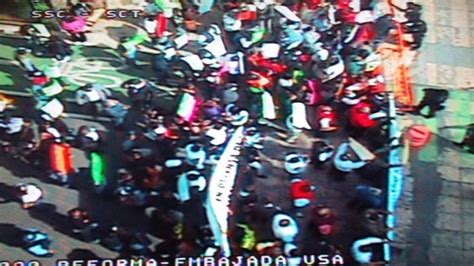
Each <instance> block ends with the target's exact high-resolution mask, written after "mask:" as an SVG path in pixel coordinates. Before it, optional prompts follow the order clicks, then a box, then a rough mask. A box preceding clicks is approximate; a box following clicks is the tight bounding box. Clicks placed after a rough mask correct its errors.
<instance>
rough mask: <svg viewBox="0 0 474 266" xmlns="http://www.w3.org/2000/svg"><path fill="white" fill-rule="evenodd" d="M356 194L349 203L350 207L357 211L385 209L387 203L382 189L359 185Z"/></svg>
mask: <svg viewBox="0 0 474 266" xmlns="http://www.w3.org/2000/svg"><path fill="white" fill-rule="evenodd" d="M355 190H356V194H355V196H354V198H353V199H351V201H350V202H349V206H350V207H352V208H354V209H356V210H357V211H359V212H360V211H364V210H366V209H369V208H373V209H383V208H384V204H385V202H386V200H385V195H384V193H383V191H382V190H381V189H380V188H376V187H373V186H369V185H359V186H357V187H356V188H355Z"/></svg>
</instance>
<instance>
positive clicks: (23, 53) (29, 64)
mask: <svg viewBox="0 0 474 266" xmlns="http://www.w3.org/2000/svg"><path fill="white" fill-rule="evenodd" d="M28 53H29V50H28V49H25V48H19V49H18V50H17V51H16V53H15V60H16V61H17V62H18V64H19V65H20V66H21V68H23V69H24V70H25V71H26V75H27V76H28V77H32V76H33V74H34V73H35V72H37V71H38V68H37V67H36V66H35V65H34V63H33V61H31V59H30V58H28V57H27V55H28Z"/></svg>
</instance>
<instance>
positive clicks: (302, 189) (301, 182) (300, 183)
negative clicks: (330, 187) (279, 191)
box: [290, 177, 315, 218]
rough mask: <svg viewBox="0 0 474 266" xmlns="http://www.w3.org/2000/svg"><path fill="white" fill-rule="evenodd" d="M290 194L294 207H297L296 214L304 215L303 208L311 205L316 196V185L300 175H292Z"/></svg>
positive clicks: (298, 215)
mask: <svg viewBox="0 0 474 266" xmlns="http://www.w3.org/2000/svg"><path fill="white" fill-rule="evenodd" d="M290 179H291V188H290V195H291V199H292V200H293V207H294V208H295V209H296V216H297V217H300V218H301V217H303V213H302V210H303V209H304V208H305V207H307V206H308V205H310V204H311V203H312V202H313V201H314V199H315V197H314V193H313V190H315V187H314V186H312V185H311V183H310V182H309V181H308V180H305V179H302V178H300V177H291V178H290Z"/></svg>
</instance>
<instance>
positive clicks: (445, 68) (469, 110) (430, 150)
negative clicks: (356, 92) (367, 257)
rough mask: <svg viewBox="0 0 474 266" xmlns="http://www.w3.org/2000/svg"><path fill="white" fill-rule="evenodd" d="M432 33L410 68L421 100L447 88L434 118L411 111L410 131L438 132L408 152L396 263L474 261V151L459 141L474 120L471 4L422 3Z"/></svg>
mask: <svg viewBox="0 0 474 266" xmlns="http://www.w3.org/2000/svg"><path fill="white" fill-rule="evenodd" d="M415 2H417V3H419V4H421V5H422V6H423V18H424V20H425V21H426V23H427V25H428V34H427V36H426V39H425V42H424V44H423V47H422V48H421V50H420V51H419V54H418V55H417V56H416V60H415V63H414V65H413V66H412V75H413V79H414V88H415V91H414V93H415V96H416V102H417V101H419V100H420V99H421V97H422V89H423V88H429V87H431V88H442V89H447V90H449V93H450V97H449V99H448V101H447V103H446V109H445V110H443V111H441V112H439V113H438V114H437V116H436V118H431V119H425V118H423V117H421V116H412V115H407V116H404V117H402V118H401V120H402V124H403V125H404V126H405V128H407V127H408V126H410V125H412V124H424V125H427V126H428V127H429V128H430V129H431V131H432V132H433V133H435V134H434V137H433V138H432V139H431V141H430V143H429V144H428V145H427V146H425V147H424V148H422V149H421V150H411V151H410V155H409V160H408V165H407V171H408V177H407V180H406V182H405V190H404V194H403V196H402V200H401V203H400V209H399V214H398V217H399V219H398V221H399V227H398V228H397V233H398V234H397V236H398V238H397V239H398V241H400V243H397V244H396V245H397V246H398V247H400V248H401V249H402V250H403V251H402V252H401V253H400V254H399V256H398V257H397V258H396V261H395V262H394V265H434V266H444V265H459V266H471V265H474V222H473V221H474V212H473V206H474V164H473V162H474V155H473V154H469V153H467V152H466V151H463V150H461V149H460V148H458V147H456V146H454V145H453V144H452V141H460V140H461V139H462V137H463V134H464V132H465V130H464V129H463V128H462V127H459V126H465V125H468V124H469V123H473V122H474V28H473V25H474V1H470V0H449V1H440V0H423V1H415Z"/></svg>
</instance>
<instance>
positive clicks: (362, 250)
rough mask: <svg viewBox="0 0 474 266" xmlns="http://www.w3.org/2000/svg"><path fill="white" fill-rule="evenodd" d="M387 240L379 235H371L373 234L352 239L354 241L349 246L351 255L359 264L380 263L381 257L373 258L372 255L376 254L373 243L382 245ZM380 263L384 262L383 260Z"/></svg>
mask: <svg viewBox="0 0 474 266" xmlns="http://www.w3.org/2000/svg"><path fill="white" fill-rule="evenodd" d="M387 242H388V240H386V239H382V238H380V237H373V236H369V237H365V238H361V239H357V240H356V241H354V243H352V247H351V253H352V256H353V257H354V259H355V260H356V261H357V262H358V263H360V264H371V263H376V262H379V263H380V262H381V261H382V259H379V260H374V255H376V254H375V252H374V248H375V245H382V244H384V243H387ZM381 249H382V247H380V250H381ZM379 256H381V255H379ZM382 263H383V264H385V262H382ZM377 264H378V263H377Z"/></svg>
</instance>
